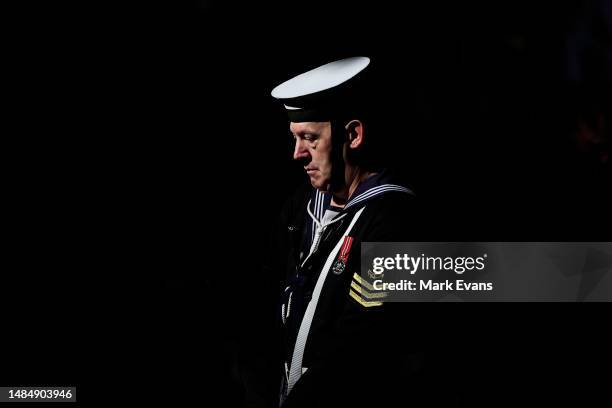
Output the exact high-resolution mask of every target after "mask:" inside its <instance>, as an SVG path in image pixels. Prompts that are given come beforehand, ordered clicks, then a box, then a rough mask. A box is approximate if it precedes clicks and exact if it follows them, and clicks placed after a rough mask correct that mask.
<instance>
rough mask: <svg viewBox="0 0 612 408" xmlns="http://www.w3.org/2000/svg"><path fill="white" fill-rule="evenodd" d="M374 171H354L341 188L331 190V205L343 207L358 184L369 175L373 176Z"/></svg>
mask: <svg viewBox="0 0 612 408" xmlns="http://www.w3.org/2000/svg"><path fill="white" fill-rule="evenodd" d="M374 174H376V173H371V172H368V171H360V170H357V171H355V173H354V175H353V176H352V177H349V180H347V183H346V184H345V185H344V186H343V188H341V189H339V190H336V191H333V192H332V199H331V205H333V206H334V207H339V208H344V206H345V205H346V203H347V201H348V200H349V199H350V198H351V197H352V196H353V193H354V192H355V190H357V187H359V184H361V182H362V181H363V180H365V179H367V178H368V177H370V176H373V175H374Z"/></svg>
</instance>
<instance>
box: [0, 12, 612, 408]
mask: <svg viewBox="0 0 612 408" xmlns="http://www.w3.org/2000/svg"><path fill="white" fill-rule="evenodd" d="M531 3H532V2H516V1H512V2H510V1H503V2H495V4H494V5H491V4H481V3H475V2H469V3H467V4H465V3H460V4H455V2H427V3H418V4H407V5H399V4H398V5H396V4H383V3H380V2H378V3H375V2H350V3H349V2H334V4H333V5H331V4H328V3H325V2H318V1H314V2H313V1H309V2H301V3H296V2H291V3H289V2H282V3H281V2H267V3H265V4H258V3H248V4H240V3H236V2H220V1H197V2H185V3H182V5H178V6H177V5H172V6H171V5H169V4H159V3H147V4H140V5H131V6H129V7H128V6H126V5H119V4H117V5H109V4H105V5H100V6H99V8H98V7H95V6H94V7H88V8H87V9H84V7H83V6H79V5H74V4H67V3H65V4H62V5H53V6H51V5H43V4H35V3H27V4H26V5H25V6H23V7H21V8H19V9H18V10H17V9H15V10H13V9H10V10H7V13H5V16H6V17H5V18H7V20H10V21H11V22H13V23H16V24H14V27H13V26H11V28H10V29H9V34H10V35H9V36H8V37H7V38H8V40H7V41H8V44H7V46H8V47H9V49H10V51H11V52H12V54H10V55H11V56H12V58H10V59H9V61H10V64H9V65H10V67H11V68H13V70H14V74H12V76H11V77H10V78H11V81H10V82H11V86H14V87H15V88H16V89H15V90H16V92H15V98H14V102H13V103H12V104H11V110H10V112H11V113H12V111H13V110H14V111H15V112H16V115H14V116H13V118H17V119H18V120H17V121H16V122H17V124H18V125H19V126H15V127H12V126H11V128H12V131H11V134H12V135H14V137H13V138H11V140H14V141H15V142H16V147H15V149H14V150H12V151H10V152H14V154H10V156H11V157H10V159H13V160H12V161H7V163H9V164H10V166H9V169H8V170H9V173H8V175H9V177H8V179H9V184H10V188H11V189H10V190H8V191H9V192H10V194H8V197H9V199H7V200H8V202H9V203H10V204H13V205H12V206H11V211H10V212H8V213H7V216H8V217H9V221H10V222H11V226H13V224H14V228H11V229H10V231H11V232H10V236H9V237H8V238H9V239H8V241H9V245H8V246H7V254H8V255H9V256H8V257H7V268H6V269H7V270H6V280H5V282H4V283H3V284H2V290H3V298H2V299H3V305H4V306H5V307H4V316H5V321H6V325H5V329H3V330H2V337H3V340H5V341H6V346H5V350H6V358H5V361H4V364H3V365H2V369H1V370H2V383H6V384H7V385H9V384H15V385H18V384H23V385H26V384H41V385H42V384H57V385H62V384H76V385H78V386H79V387H80V390H82V394H80V395H81V396H82V397H81V398H82V400H92V401H95V400H98V399H100V398H111V397H110V395H109V394H108V393H106V395H105V396H104V397H103V396H101V395H100V394H99V392H100V389H102V388H103V387H112V385H113V384H122V385H127V384H132V385H133V387H134V388H135V389H136V391H128V389H127V388H124V389H123V391H121V392H120V393H121V394H122V395H126V396H128V397H134V398H139V397H140V396H141V394H140V393H141V392H146V393H148V394H149V395H150V396H153V397H154V398H157V397H159V398H161V399H164V400H167V401H171V400H173V399H174V398H178V399H179V400H180V401H181V402H183V403H187V402H204V404H205V405H206V402H209V404H211V405H212V404H213V403H212V402H211V401H213V400H214V401H219V400H221V401H224V404H223V405H226V406H240V405H239V404H240V398H241V395H242V392H243V387H244V386H245V385H244V384H243V383H241V378H243V379H244V378H245V375H249V373H250V372H251V371H250V370H252V367H254V366H256V365H257V360H258V358H259V356H263V355H264V354H265V352H266V350H268V349H269V348H270V346H269V345H270V344H271V340H270V338H269V336H270V334H269V333H271V331H272V325H273V320H272V313H273V311H274V306H275V301H276V300H275V293H274V288H275V287H276V286H275V285H276V283H275V279H276V278H275V277H269V276H261V274H260V273H259V272H260V268H261V260H262V258H263V252H264V250H265V243H266V236H267V231H268V228H269V227H270V225H271V223H272V222H273V220H274V217H275V216H276V215H277V213H278V211H279V209H280V207H281V205H282V203H283V200H284V199H286V198H287V196H288V195H289V194H290V192H291V191H293V190H294V189H295V187H296V186H297V185H298V184H299V183H301V182H304V181H305V179H304V176H303V174H302V172H301V170H300V168H299V166H297V165H295V164H293V163H292V162H291V152H292V145H291V141H292V139H291V137H290V135H289V133H288V128H287V126H288V123H287V120H286V117H285V116H284V113H283V111H282V109H281V108H280V106H279V105H278V104H277V103H276V102H275V101H274V100H273V99H272V98H271V97H270V91H271V89H272V88H273V87H274V86H275V85H277V84H278V83H280V82H282V81H284V80H286V79H288V78H290V77H291V76H293V75H295V74H298V73H301V72H303V71H305V70H306V69H310V68H314V67H316V66H318V65H320V64H323V63H325V62H329V61H332V60H335V59H339V58H343V57H347V56H354V55H366V56H369V57H370V58H371V59H372V69H374V70H376V71H375V72H376V77H377V78H378V83H379V84H380V85H379V87H378V89H376V90H375V91H374V92H373V94H372V98H373V99H374V100H376V106H377V107H378V109H377V110H376V112H375V115H376V116H377V117H378V118H379V119H380V123H379V125H380V128H379V129H380V131H381V134H382V133H384V135H385V137H386V138H387V139H388V143H389V146H390V147H391V148H390V149H389V151H388V155H389V161H390V163H392V164H393V165H394V166H395V167H396V168H397V169H398V170H399V171H400V172H401V173H402V174H403V175H404V176H406V178H407V179H408V180H409V181H410V183H411V186H412V187H413V189H414V190H415V192H416V193H417V195H418V196H419V198H420V200H421V202H422V203H423V204H424V208H425V209H426V210H425V211H424V213H423V214H419V215H415V217H419V219H421V220H426V222H427V223H428V224H429V225H430V228H429V229H428V234H429V235H427V236H424V237H423V239H433V240H441V241H442V240H465V241H470V240H473V241H476V240H480V241H534V240H543V241H544V240H546V241H563V240H568V241H574V240H577V241H580V240H583V241H589V240H606V239H607V240H609V231H610V228H609V215H608V213H609V210H608V208H609V206H610V185H611V184H610V176H609V172H610V170H609V162H607V163H606V164H602V163H601V161H598V160H597V159H596V158H593V157H591V156H588V155H585V154H580V152H579V150H578V149H577V148H576V146H575V134H576V129H577V127H578V125H577V124H578V123H579V121H580V120H583V121H586V120H587V119H589V118H590V117H591V116H593V115H594V114H596V113H597V112H600V111H605V110H606V109H609V106H610V105H609V103H610V102H609V98H607V97H606V96H607V95H608V93H607V92H606V90H608V89H610V88H609V80H610V76H611V74H610V65H609V60H608V65H606V64H605V63H604V62H602V61H603V60H602V57H601V52H599V53H598V52H597V51H592V50H591V51H580V52H577V51H575V50H573V49H570V48H568V41H570V40H571V39H572V38H574V37H575V36H579V35H578V34H575V33H576V32H582V31H581V30H587V31H588V32H595V37H596V38H597V41H596V46H595V48H596V49H600V48H603V49H604V55H605V52H606V51H605V50H608V51H607V52H608V53H609V48H608V47H610V26H609V23H608V26H607V28H606V26H605V24H603V25H602V23H601V21H602V18H601V17H598V16H599V14H598V11H597V10H598V8H597V5H598V4H600V3H599V2H578V1H575V2H567V3H563V4H550V5H533V4H531ZM602 4H603V3H602ZM593 16H595V17H593ZM585 22H586V23H585ZM585 25H586V27H587V28H586V29H584V28H583V27H584V26H585ZM589 30H590V31H589ZM573 36H574V37H573ZM598 47H599V48H598ZM591 48H593V47H591ZM608 55H609V54H608ZM608 58H609V57H608ZM575 62H577V63H578V64H579V65H580V66H581V67H582V68H583V69H582V71H581V74H580V75H573V74H572V72H574V71H572V70H571V69H570V68H569V67H570V66H571V64H572V63H575ZM12 72H13V71H12ZM570 79H577V80H578V81H570ZM593 112H595V113H593ZM607 120H608V122H607V126H608V127H607V132H608V136H607V137H608V140H609V129H610V123H609V120H610V116H609V114H608V116H607ZM608 146H609V145H608ZM605 149H609V147H605V148H604V150H605ZM608 151H609V150H608ZM13 162H14V164H13ZM602 306H603V305H582V304H562V305H554V304H518V305H503V304H500V305H489V306H487V308H486V309H487V310H486V311H485V310H484V308H483V307H482V305H472V304H466V305H418V306H415V308H416V309H417V310H418V311H419V315H421V316H425V318H424V319H423V322H422V326H421V327H419V328H414V329H415V330H421V331H424V332H426V336H427V338H428V339H429V340H430V342H429V344H430V345H431V349H432V350H436V351H440V352H441V353H446V355H454V356H457V355H459V356H461V355H473V356H474V357H473V360H472V359H470V361H471V363H466V362H465V361H463V360H461V359H459V360H452V359H451V360H449V361H454V362H453V363H452V364H451V363H449V371H448V373H445V374H444V375H447V376H457V377H460V378H461V381H460V382H459V384H460V387H459V388H460V389H461V390H462V391H461V395H462V397H461V398H464V399H465V400H466V401H471V400H470V398H472V397H474V396H475V395H476V394H482V395H486V396H487V398H489V397H491V398H493V399H494V400H495V401H504V400H505V399H507V398H511V397H516V398H518V399H519V400H520V401H532V400H533V399H532V398H533V397H537V398H538V399H539V400H542V401H544V402H546V401H549V400H555V401H562V400H566V399H574V400H575V401H576V402H579V401H583V400H584V398H588V397H589V396H596V397H598V396H601V395H602V393H601V392H600V391H601V388H600V387H601V383H600V381H602V380H603V379H604V378H605V377H603V376H600V375H599V374H597V373H596V370H598V369H604V370H607V369H609V367H610V366H609V361H608V360H609V344H611V343H610V336H609V334H606V331H605V330H604V329H605V326H606V324H605V322H606V320H607V319H606V313H605V311H604V310H603V307H602ZM32 319H34V321H36V322H38V323H37V324H40V325H41V326H40V327H39V326H37V325H35V326H32V324H31V322H32ZM65 322H67V323H65ZM456 352H460V353H462V354H456ZM458 361H459V362H458ZM608 377H609V376H608ZM163 385H166V386H167V387H168V386H169V387H170V388H162V387H161V386H163ZM177 393H178V394H177ZM482 395H481V396H482ZM481 399H482V400H486V398H484V397H483V398H481ZM469 405H470V403H469V402H466V406H469Z"/></svg>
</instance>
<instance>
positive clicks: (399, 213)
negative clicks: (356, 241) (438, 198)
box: [364, 192, 422, 241]
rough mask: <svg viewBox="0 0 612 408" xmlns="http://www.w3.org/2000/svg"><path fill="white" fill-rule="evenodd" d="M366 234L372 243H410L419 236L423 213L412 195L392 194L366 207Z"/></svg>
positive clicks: (369, 203) (377, 199) (375, 200)
mask: <svg viewBox="0 0 612 408" xmlns="http://www.w3.org/2000/svg"><path fill="white" fill-rule="evenodd" d="M364 216H365V220H364V221H365V225H364V227H365V233H366V236H367V240H371V241H408V240H412V239H415V238H416V237H417V236H416V234H415V232H416V231H417V229H416V226H417V225H418V224H420V222H421V216H422V212H421V211H420V210H419V208H418V200H417V199H416V197H415V196H414V195H412V194H407V193H402V192H391V193H388V194H385V195H383V196H381V197H378V198H376V199H374V200H371V201H370V202H368V204H367V205H366V209H365V211H364Z"/></svg>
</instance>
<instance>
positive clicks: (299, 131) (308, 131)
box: [291, 129, 319, 135]
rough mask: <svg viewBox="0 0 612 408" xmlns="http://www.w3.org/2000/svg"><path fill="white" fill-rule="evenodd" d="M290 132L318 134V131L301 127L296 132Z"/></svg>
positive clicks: (295, 133)
mask: <svg viewBox="0 0 612 408" xmlns="http://www.w3.org/2000/svg"><path fill="white" fill-rule="evenodd" d="M291 133H293V134H294V135H305V134H309V135H318V134H319V132H317V131H316V130H313V129H301V130H298V131H297V132H291Z"/></svg>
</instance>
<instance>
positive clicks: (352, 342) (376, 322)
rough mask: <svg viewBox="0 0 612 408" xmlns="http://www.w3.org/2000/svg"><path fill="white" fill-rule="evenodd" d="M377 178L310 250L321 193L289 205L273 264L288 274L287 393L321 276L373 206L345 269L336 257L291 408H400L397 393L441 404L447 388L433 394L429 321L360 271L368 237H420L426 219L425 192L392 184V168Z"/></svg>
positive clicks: (282, 315)
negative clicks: (385, 295) (422, 212)
mask: <svg viewBox="0 0 612 408" xmlns="http://www.w3.org/2000/svg"><path fill="white" fill-rule="evenodd" d="M368 184H369V185H366V186H363V188H361V190H358V191H357V193H359V194H361V197H362V199H361V200H360V201H359V202H358V203H355V204H354V205H352V206H348V205H347V206H346V207H345V209H344V210H343V211H342V212H340V214H338V215H337V216H336V217H335V218H338V217H340V216H341V215H342V214H346V215H345V216H344V217H343V218H342V219H341V220H340V221H338V222H335V223H333V224H331V225H329V226H328V227H327V229H326V230H325V232H324V234H323V235H322V237H321V241H320V244H319V245H318V248H317V250H316V251H315V252H313V253H312V254H311V255H310V256H308V249H309V248H310V244H311V240H312V227H311V226H310V225H309V223H311V217H309V215H308V214H307V210H306V207H307V205H308V204H309V203H310V208H311V209H313V210H315V211H316V206H315V205H314V203H313V200H315V197H316V193H314V192H313V191H312V188H304V189H302V190H300V191H298V192H297V193H296V194H295V195H294V196H293V197H292V199H290V200H289V201H288V202H287V204H286V205H285V207H284V209H283V212H282V216H281V221H280V224H279V227H278V231H277V234H278V236H277V243H276V249H275V250H274V255H275V256H276V258H275V261H273V262H272V263H271V264H269V267H271V268H275V269H276V270H282V271H284V272H285V279H284V280H283V281H282V283H281V285H280V287H279V291H280V292H281V296H280V298H281V301H280V302H279V308H278V313H277V314H278V322H279V330H280V333H281V334H280V336H281V339H282V340H281V348H282V356H281V358H280V360H282V361H281V362H280V365H281V368H280V369H279V377H280V379H281V381H280V382H281V383H282V384H281V386H280V387H281V389H282V388H283V387H284V390H285V391H283V390H281V393H283V392H285V393H286V385H287V380H288V372H289V371H290V368H291V367H290V365H291V360H292V355H293V352H294V347H295V342H296V337H297V335H298V331H299V329H300V324H301V322H302V318H303V316H304V313H305V310H306V307H307V305H308V303H309V302H310V300H311V298H312V295H313V290H314V287H315V284H316V282H317V279H318V277H319V274H320V273H321V271H322V268H323V266H324V264H325V263H326V261H327V259H328V256H330V253H331V252H332V251H333V250H334V248H335V247H336V245H337V244H338V242H339V241H342V242H343V245H342V246H343V247H344V248H345V249H346V245H344V244H345V243H346V238H345V232H346V230H347V227H348V226H349V224H350V222H351V221H352V219H353V217H354V216H355V215H356V213H357V212H358V211H360V210H362V209H363V212H362V213H361V214H360V216H359V219H358V220H357V221H356V223H355V224H354V226H353V227H352V229H351V231H350V233H348V236H349V237H350V238H349V240H350V241H351V243H350V248H349V251H348V254H346V251H344V258H343V259H342V260H343V261H344V262H343V263H344V265H341V266H344V268H342V267H341V268H338V262H337V260H336V261H335V262H334V263H333V264H332V266H331V268H330V269H331V270H329V271H328V273H327V276H326V278H325V282H324V285H323V288H322V291H321V294H320V297H319V300H318V303H317V307H316V311H315V314H314V317H313V321H312V325H311V327H310V331H309V335H308V338H307V343H306V346H305V349H304V354H303V361H302V367H303V368H304V369H305V371H304V372H303V374H302V376H301V378H300V379H299V380H298V381H297V383H296V384H295V386H294V387H293V389H292V390H291V391H290V392H289V394H288V395H286V399H285V400H284V402H283V407H297V406H300V407H301V406H304V407H313V406H395V405H394V403H393V401H396V397H401V398H400V399H401V400H402V401H406V402H408V401H410V405H409V406H437V405H439V401H438V399H439V398H438V397H439V395H438V396H432V395H431V393H430V392H429V391H428V390H429V388H430V385H431V384H430V376H428V375H426V371H427V369H426V364H424V362H425V352H424V350H425V348H426V344H424V342H423V339H424V336H422V333H419V330H418V329H417V328H419V327H421V328H422V327H423V325H422V324H421V323H423V321H422V318H421V316H418V315H414V314H411V310H410V307H409V304H403V303H383V302H379V301H378V300H377V299H373V298H371V297H370V296H371V293H370V292H368V290H367V286H368V284H371V281H370V282H368V281H367V279H368V278H367V277H366V278H365V279H364V278H363V277H362V276H361V274H360V250H361V242H391V241H411V240H418V235H419V232H418V231H419V229H420V228H421V227H420V225H421V222H420V221H421V220H420V218H419V211H418V209H417V207H416V202H415V197H414V195H413V194H412V193H411V192H409V191H402V190H401V189H399V188H393V187H385V186H388V185H393V184H389V183H388V175H387V174H386V173H383V174H381V175H380V176H379V177H376V176H375V178H372V180H370V182H369V183H368ZM380 186H382V187H380ZM377 193H378V194H377ZM354 196H358V197H359V195H358V194H355V195H354ZM364 197H365V198H364ZM350 202H351V201H349V203H350ZM323 207H324V205H323ZM339 252H342V251H339ZM335 256H336V258H339V257H340V253H338V254H337V255H335ZM334 267H335V268H334ZM334 269H335V270H334ZM413 309H414V310H413V312H414V311H415V310H418V308H413ZM398 393H399V394H401V395H398ZM404 393H407V394H405V395H404ZM438 394H441V393H438ZM407 406H408V405H407Z"/></svg>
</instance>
